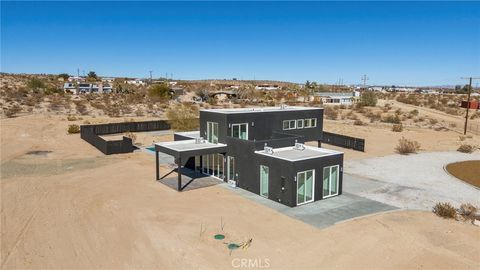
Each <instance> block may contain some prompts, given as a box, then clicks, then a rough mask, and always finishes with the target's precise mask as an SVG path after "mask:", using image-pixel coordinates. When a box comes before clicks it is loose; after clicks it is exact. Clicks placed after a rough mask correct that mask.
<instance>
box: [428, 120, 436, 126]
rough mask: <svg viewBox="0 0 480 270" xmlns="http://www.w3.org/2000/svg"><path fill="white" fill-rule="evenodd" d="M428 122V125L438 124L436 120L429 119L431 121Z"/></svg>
mask: <svg viewBox="0 0 480 270" xmlns="http://www.w3.org/2000/svg"><path fill="white" fill-rule="evenodd" d="M428 122H429V123H430V125H435V124H437V123H438V120H437V119H435V118H431V119H429V120H428Z"/></svg>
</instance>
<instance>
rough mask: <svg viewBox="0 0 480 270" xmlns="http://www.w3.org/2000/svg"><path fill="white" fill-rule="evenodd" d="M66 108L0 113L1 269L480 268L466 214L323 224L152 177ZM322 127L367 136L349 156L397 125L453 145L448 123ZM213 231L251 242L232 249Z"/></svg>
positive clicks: (141, 159) (430, 145) (150, 163)
mask: <svg viewBox="0 0 480 270" xmlns="http://www.w3.org/2000/svg"><path fill="white" fill-rule="evenodd" d="M63 118H64V117H63ZM63 118H62V117H61V116H42V115H37V116H33V115H32V116H22V117H18V118H12V119H2V120H1V122H0V123H1V174H2V175H1V268H2V269H65V268H68V269H100V268H102V269H119V268H120V269H124V268H147V269H154V268H155V269H180V268H187V269H193V268H194V269H229V268H235V267H236V266H238V265H239V263H240V261H239V259H247V260H250V261H251V262H254V263H256V265H257V266H263V267H264V268H266V266H268V267H269V268H271V269H278V268H280V269H319V268H325V269H331V268H338V269H380V268H388V269H412V268H417V269H418V268H424V269H479V267H480V245H479V243H480V229H479V227H476V226H473V225H471V224H469V223H464V222H458V221H454V220H445V219H442V218H438V217H436V216H435V215H434V214H432V213H430V212H421V211H396V212H390V213H383V214H377V215H374V216H368V217H363V218H359V219H355V220H350V221H346V222H343V223H341V224H337V225H334V226H332V227H329V228H326V229H323V230H319V229H317V228H314V227H311V226H309V225H307V224H305V223H302V222H301V221H298V220H295V219H292V218H290V217H287V216H285V215H282V214H280V213H278V212H275V211H274V210H272V209H270V208H267V207H264V206H262V205H259V204H256V203H255V202H253V201H250V200H248V199H246V198H243V197H240V196H238V195H236V194H234V193H232V192H230V191H229V190H228V189H226V188H224V187H221V186H218V185H216V186H211V187H208V188H202V189H196V190H191V191H188V192H183V193H179V192H177V191H175V190H173V189H170V188H169V187H167V186H165V185H163V184H161V183H158V182H156V181H155V180H154V169H155V166H154V158H153V155H149V154H147V153H144V152H136V153H132V154H123V155H114V156H104V155H103V154H101V153H100V152H99V151H98V150H96V149H95V148H94V147H92V146H91V145H89V144H87V143H86V142H84V141H82V140H81V139H80V138H79V135H78V134H76V135H67V133H66V129H67V126H68V125H69V124H71V122H68V121H66V120H64V119H63ZM326 127H327V130H332V131H336V130H342V131H345V133H346V134H348V133H353V134H357V135H358V136H359V137H365V138H366V139H367V145H368V146H367V153H358V152H353V151H348V152H347V154H346V155H347V157H348V158H362V157H365V156H369V155H387V154H389V153H393V148H394V146H395V144H396V141H397V140H398V139H397V137H399V136H402V135H403V136H406V137H407V136H415V138H418V140H419V141H420V142H421V144H422V149H423V150H424V151H435V150H452V149H456V147H458V141H457V140H458V134H457V133H454V132H450V131H441V132H438V131H433V130H421V131H416V130H408V131H406V132H402V133H403V134H401V133H400V134H398V135H397V134H389V133H388V132H389V131H385V130H383V129H380V128H379V129H377V128H374V127H361V128H358V127H355V129H354V130H353V129H350V130H349V129H348V127H341V126H340V125H338V126H337V125H335V124H332V123H326ZM370 140H371V141H373V140H375V143H372V144H368V142H369V141H370ZM325 146H326V147H329V148H333V147H330V146H327V145H325ZM32 151H40V152H32ZM164 171H165V169H164ZM222 222H223V224H224V228H223V231H222V228H221V227H222V225H221V223H222ZM216 233H224V234H226V239H225V240H224V241H225V242H229V241H235V242H241V241H245V240H246V239H249V238H253V242H252V244H251V246H250V247H249V248H248V249H246V250H235V251H233V252H232V253H231V254H230V252H229V251H228V249H227V248H226V245H225V244H224V243H223V242H224V241H218V240H215V239H213V235H214V234H216ZM258 268H260V267H258Z"/></svg>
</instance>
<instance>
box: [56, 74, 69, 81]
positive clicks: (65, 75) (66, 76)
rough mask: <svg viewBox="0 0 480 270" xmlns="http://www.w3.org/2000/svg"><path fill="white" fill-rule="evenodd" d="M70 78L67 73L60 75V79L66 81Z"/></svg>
mask: <svg viewBox="0 0 480 270" xmlns="http://www.w3.org/2000/svg"><path fill="white" fill-rule="evenodd" d="M69 77H70V75H68V74H67V73H60V74H58V78H62V79H63V80H65V81H66V80H68V78H69Z"/></svg>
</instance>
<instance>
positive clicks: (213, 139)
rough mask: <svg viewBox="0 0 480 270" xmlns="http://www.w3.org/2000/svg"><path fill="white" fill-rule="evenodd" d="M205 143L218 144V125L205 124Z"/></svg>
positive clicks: (213, 123)
mask: <svg viewBox="0 0 480 270" xmlns="http://www.w3.org/2000/svg"><path fill="white" fill-rule="evenodd" d="M207 141H208V142H210V143H218V123H216V122H207Z"/></svg>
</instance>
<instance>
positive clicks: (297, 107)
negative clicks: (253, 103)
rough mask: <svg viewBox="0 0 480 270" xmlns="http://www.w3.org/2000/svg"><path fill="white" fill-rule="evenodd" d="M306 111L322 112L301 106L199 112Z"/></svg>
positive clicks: (315, 108)
mask: <svg viewBox="0 0 480 270" xmlns="http://www.w3.org/2000/svg"><path fill="white" fill-rule="evenodd" d="M307 110H323V108H318V107H303V106H284V107H251V108H233V109H203V110H201V111H205V112H216V113H225V114H230V113H232V114H233V113H258V112H284V111H307Z"/></svg>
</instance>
